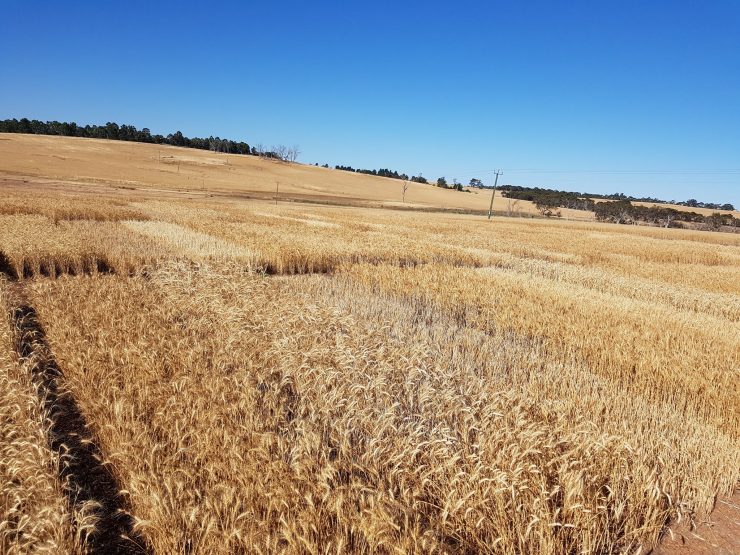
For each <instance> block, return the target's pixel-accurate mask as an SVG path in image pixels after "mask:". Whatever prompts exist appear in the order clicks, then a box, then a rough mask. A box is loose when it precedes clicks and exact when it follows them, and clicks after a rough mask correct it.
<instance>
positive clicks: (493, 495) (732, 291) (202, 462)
mask: <svg viewBox="0 0 740 555" xmlns="http://www.w3.org/2000/svg"><path fill="white" fill-rule="evenodd" d="M6 192H7V193H8V194H4V196H3V200H2V202H1V203H0V251H1V252H2V258H1V259H0V263H1V264H2V267H3V271H4V277H3V278H2V279H0V291H1V294H2V303H3V305H4V310H5V314H6V319H5V321H4V322H3V324H2V326H0V383H1V384H2V387H1V388H0V400H1V401H2V403H1V405H0V414H1V415H2V419H0V484H2V489H0V552H3V553H26V552H31V551H34V550H36V551H44V550H46V551H48V552H54V553H56V552H71V553H76V552H83V551H85V550H88V549H97V550H109V551H110V550H114V549H117V550H119V551H121V552H126V551H128V552H132V553H137V552H154V553H281V552H284V553H345V552H351V553H502V554H509V553H511V554H513V553H552V554H570V553H637V552H640V551H641V552H643V553H644V552H646V551H647V550H649V549H650V548H651V547H652V546H654V545H655V543H656V542H657V540H658V539H659V537H660V535H661V533H663V532H664V529H665V526H666V524H667V523H668V522H671V521H676V520H683V521H687V520H689V519H692V518H698V517H699V516H700V515H705V514H707V513H708V512H709V511H710V510H711V509H712V507H713V504H714V502H715V499H716V498H717V496H718V495H719V496H723V495H728V494H731V493H732V492H733V490H734V489H735V488H736V486H737V484H738V480H739V479H740V471H739V469H740V447H739V442H738V438H739V436H740V420H739V419H738V416H739V415H740V397H739V391H738V388H739V386H738V383H739V382H738V372H739V369H740V236H738V235H730V234H718V233H707V232H691V231H682V230H672V229H671V230H666V229H657V228H640V227H632V226H631V227H625V226H616V225H607V224H596V223H585V222H580V223H579V222H562V221H557V222H550V221H542V220H519V219H504V218H501V219H496V220H494V221H492V222H487V221H485V220H483V219H481V218H479V217H472V216H459V215H445V214H422V213H409V212H398V211H386V210H375V209H369V208H363V209H360V208H342V207H322V206H310V205H300V204H294V205H285V206H283V205H278V206H275V205H273V204H271V203H266V202H259V201H249V202H246V201H242V202H237V201H233V200H232V201H228V202H227V201H226V200H223V199H218V198H215V199H210V200H208V199H200V200H193V199H189V200H185V199H182V200H178V199H173V198H165V197H156V196H153V195H151V194H147V193H145V192H142V191H137V192H130V193H128V194H120V192H119V193H118V194H116V195H110V196H106V195H104V194H97V195H93V194H82V193H79V194H65V193H62V192H55V193H53V194H51V193H49V192H48V191H47V192H45V193H43V194H42V193H38V192H34V190H33V189H29V190H27V191H24V190H23V189H22V188H16V189H13V190H12V191H10V190H8V191H6ZM70 415H71V416H70ZM65 417H66V418H68V419H71V420H69V421H72V422H73V423H74V425H73V426H70V425H67V426H64V425H60V423H59V422H60V419H64V418H65Z"/></svg>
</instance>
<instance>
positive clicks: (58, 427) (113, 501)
mask: <svg viewBox="0 0 740 555" xmlns="http://www.w3.org/2000/svg"><path fill="white" fill-rule="evenodd" d="M22 293H23V292H22V290H21V289H20V286H19V285H17V286H16V295H15V296H16V298H17V299H18V300H20V302H17V303H13V304H14V305H17V306H14V307H13V308H12V314H11V316H12V321H13V323H14V325H15V329H16V344H15V347H16V350H17V352H18V356H19V357H21V359H25V360H27V361H30V367H31V373H32V378H33V381H34V383H35V384H36V387H37V389H38V394H39V399H40V401H41V403H42V405H43V408H44V410H45V412H46V413H47V414H48V417H49V420H50V424H51V425H50V428H49V438H48V439H49V445H50V447H51V449H52V450H54V451H56V452H58V453H59V455H60V457H61V460H62V461H63V464H62V465H61V468H60V470H59V473H60V479H61V480H62V482H63V483H66V484H68V487H67V491H66V494H67V497H68V500H69V504H70V506H71V507H72V508H73V510H74V509H75V508H78V509H79V508H80V507H81V506H83V505H84V504H85V503H88V502H91V501H92V502H94V503H95V505H96V506H97V509H96V510H95V511H94V514H95V517H96V519H97V523H96V525H95V527H94V529H93V531H92V532H90V533H88V534H87V536H86V544H87V546H88V547H89V550H90V552H91V553H106V554H107V553H120V554H126V555H128V554H142V553H147V549H146V548H145V547H144V546H145V543H144V540H143V539H142V538H141V536H140V535H139V534H137V533H136V532H135V531H134V519H133V518H132V517H131V516H130V515H129V514H128V513H127V512H126V511H125V509H124V500H123V498H122V497H121V495H120V491H121V487H120V486H119V484H118V483H117V481H116V478H115V477H114V476H113V474H112V473H111V471H110V469H109V467H108V466H107V465H106V464H105V463H104V462H103V461H105V457H104V456H103V454H102V453H101V451H100V449H99V448H98V446H97V445H96V443H95V441H94V438H93V436H92V434H91V433H90V431H89V429H88V425H87V421H86V419H85V416H84V415H83V414H82V411H81V410H80V408H79V406H78V405H77V403H76V401H75V399H74V397H72V395H70V394H69V392H67V391H66V390H65V389H64V387H63V380H64V376H63V374H62V372H61V370H60V368H59V366H58V364H57V362H56V360H55V359H54V356H53V354H52V352H51V348H50V346H49V344H48V342H47V339H46V334H45V332H44V329H43V327H42V326H41V323H40V322H39V319H38V316H37V314H36V311H35V309H34V308H33V307H32V306H30V305H28V304H26V303H24V302H23V300H22V299H23V294H22Z"/></svg>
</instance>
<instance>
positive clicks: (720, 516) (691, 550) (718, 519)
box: [653, 490, 740, 555]
mask: <svg viewBox="0 0 740 555" xmlns="http://www.w3.org/2000/svg"><path fill="white" fill-rule="evenodd" d="M735 553H740V490H739V491H736V492H735V494H734V495H733V496H732V497H726V498H719V499H717V504H716V506H715V507H714V511H712V514H710V515H709V516H708V517H706V518H705V519H703V520H700V521H699V522H697V523H694V525H693V526H688V525H675V526H672V527H671V528H670V531H669V532H668V533H666V535H665V536H664V537H663V541H662V542H661V544H660V546H659V547H657V548H656V549H655V551H653V554H654V555H733V554H735Z"/></svg>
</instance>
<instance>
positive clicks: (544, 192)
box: [475, 180, 735, 210]
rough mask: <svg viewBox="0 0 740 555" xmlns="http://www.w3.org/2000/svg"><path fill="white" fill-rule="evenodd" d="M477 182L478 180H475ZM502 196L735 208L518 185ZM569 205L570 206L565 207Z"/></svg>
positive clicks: (574, 203) (573, 204)
mask: <svg viewBox="0 0 740 555" xmlns="http://www.w3.org/2000/svg"><path fill="white" fill-rule="evenodd" d="M475 181H479V180H475ZM502 194H503V195H504V196H507V197H509V198H516V199H522V200H529V201H532V202H534V203H537V202H538V200H539V201H541V202H543V203H545V202H546V201H547V200H548V199H550V200H559V201H560V202H562V203H564V204H559V205H558V206H562V207H563V208H576V206H575V205H577V204H578V200H581V201H588V200H590V199H602V200H615V201H628V202H649V203H652V204H676V205H679V206H689V207H693V208H709V209H711V210H734V209H735V207H734V206H733V205H732V204H730V203H725V204H719V203H712V202H698V201H697V200H695V199H689V200H687V201H674V200H670V201H669V200H661V199H657V198H652V197H633V196H628V195H625V194H624V193H613V194H611V195H604V194H599V193H579V192H571V191H559V190H557V189H543V188H540V187H522V186H519V185H507V186H506V187H505V188H502ZM566 203H571V204H572V205H566ZM583 210H593V208H591V207H590V208H583Z"/></svg>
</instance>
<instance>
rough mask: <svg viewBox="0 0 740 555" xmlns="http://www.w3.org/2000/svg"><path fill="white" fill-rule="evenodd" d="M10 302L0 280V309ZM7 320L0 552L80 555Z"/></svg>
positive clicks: (2, 358)
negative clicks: (73, 554)
mask: <svg viewBox="0 0 740 555" xmlns="http://www.w3.org/2000/svg"><path fill="white" fill-rule="evenodd" d="M12 304H13V303H12V301H11V300H10V295H9V291H8V285H7V282H6V281H5V280H4V279H2V278H1V277H0V306H1V307H2V309H3V312H4V314H3V316H7V315H6V314H5V311H6V310H7V309H8V307H9V306H11V305H12ZM13 342H14V339H13V333H12V327H11V324H10V323H9V321H8V319H7V318H6V317H4V318H3V319H2V325H1V326H0V553H8V554H18V555H21V554H24V553H79V552H81V550H80V543H79V541H77V540H76V539H75V536H74V533H73V530H72V526H71V518H70V513H69V510H68V507H67V504H66V500H65V498H64V493H63V484H62V483H60V481H59V480H58V476H57V475H58V469H59V457H58V455H56V454H55V453H53V452H52V451H51V450H50V449H49V448H48V447H47V439H46V438H47V428H48V423H47V415H46V414H45V413H44V411H43V410H41V407H40V404H39V402H38V397H37V396H36V391H35V388H34V386H33V384H32V382H31V376H30V374H29V370H28V366H27V364H26V361H23V360H19V359H18V358H17V357H15V356H14V355H13V353H14V352H15V350H14V348H13Z"/></svg>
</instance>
